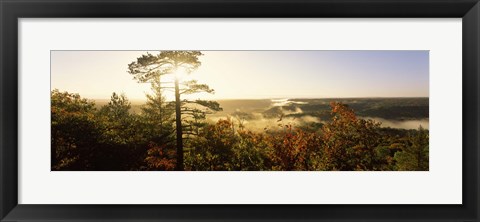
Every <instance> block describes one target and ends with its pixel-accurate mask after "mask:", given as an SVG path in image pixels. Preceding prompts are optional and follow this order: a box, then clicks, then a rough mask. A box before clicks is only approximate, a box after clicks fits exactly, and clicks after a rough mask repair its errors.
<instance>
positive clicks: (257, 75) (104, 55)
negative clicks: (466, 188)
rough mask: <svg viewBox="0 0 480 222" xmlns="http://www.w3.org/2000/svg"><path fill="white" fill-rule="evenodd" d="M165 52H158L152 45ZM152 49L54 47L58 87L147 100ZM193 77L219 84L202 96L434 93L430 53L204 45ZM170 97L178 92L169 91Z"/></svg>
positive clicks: (98, 95) (89, 94)
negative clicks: (138, 73) (144, 76)
mask: <svg viewBox="0 0 480 222" xmlns="http://www.w3.org/2000/svg"><path fill="white" fill-rule="evenodd" d="M149 52H150V53H152V54H154V55H155V54H158V51H149ZM145 53H146V51H52V52H51V75H52V76H51V81H52V89H59V90H60V91H68V92H71V93H79V94H80V95H81V96H82V97H85V98H90V99H109V98H110V95H111V94H112V92H117V93H125V95H126V96H127V97H128V98H129V99H132V100H137V99H141V100H143V99H145V93H150V85H149V84H145V83H138V82H137V81H136V80H134V79H133V76H132V75H130V74H128V73H127V67H128V64H129V63H131V62H133V61H136V58H137V57H139V56H141V55H142V54H145ZM202 53H203V54H204V55H203V56H201V57H200V61H201V62H202V65H201V66H200V68H199V69H198V70H197V71H195V72H193V73H192V74H191V77H190V78H192V79H197V80H198V81H199V82H200V83H205V84H208V85H209V86H210V87H211V88H213V89H215V92H216V93H215V94H214V95H208V94H205V93H203V94H197V95H191V96H190V98H192V99H196V98H201V99H271V98H332V97H334V98H335V97H338V98H340V97H428V95H429V52H428V51H202ZM167 98H170V99H171V98H173V96H172V95H171V93H169V92H167Z"/></svg>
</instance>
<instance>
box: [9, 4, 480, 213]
mask: <svg viewBox="0 0 480 222" xmlns="http://www.w3.org/2000/svg"><path fill="white" fill-rule="evenodd" d="M0 15H1V18H0V19H1V21H0V24H1V25H0V29H1V37H0V45H1V54H0V56H1V57H0V67H1V75H0V84H1V86H0V109H1V110H0V180H1V181H0V195H1V196H0V218H1V221H74V220H75V221H105V220H109V221H119V220H122V221H147V220H148V221H151V220H158V221H264V220H268V221H462V222H463V221H479V215H480V211H479V208H480V206H479V199H480V198H479V197H480V196H479V193H480V192H479V183H478V180H479V162H480V161H479V160H480V156H479V152H478V148H479V140H478V137H479V130H478V129H479V118H478V116H479V113H478V111H479V101H478V99H479V71H480V70H479V68H480V67H479V64H480V61H479V58H480V57H479V53H480V48H479V47H480V44H479V40H480V36H479V34H480V33H479V32H480V26H479V25H480V18H479V16H480V5H479V3H478V0H257V1H254V0H243V1H240V0H221V1H220V0H142V1H135V0H118V1H109V0H100V1H94V0H62V1H59V0H0ZM47 17H48V18H77V17H79V18H80V17H88V18H123V17H127V18H129V17H212V18H226V17H258V18H280V17H286V18H293V17H303V18H313V17H330V18H332V17H348V18H357V17H358V18H365V17H369V18H392V17H393V18H403V17H405V18H426V17H429V18H444V17H456V18H462V35H463V37H462V38H463V39H462V41H463V42H462V44H463V52H462V53H463V54H462V56H463V65H462V68H463V74H462V83H463V89H462V93H463V99H462V100H463V101H462V103H463V118H462V122H463V137H462V139H463V171H462V172H463V175H462V178H463V181H462V183H463V196H462V198H463V204H461V205H24V204H18V197H17V193H18V159H17V158H18V155H17V150H18V141H17V140H18V130H19V128H18V67H17V64H18V22H17V20H18V19H19V18H47ZM438 195H442V194H441V193H439V194H438Z"/></svg>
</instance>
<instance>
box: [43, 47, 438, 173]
mask: <svg viewBox="0 0 480 222" xmlns="http://www.w3.org/2000/svg"><path fill="white" fill-rule="evenodd" d="M50 56H51V92H50V93H51V154H50V156H51V170H52V171H428V170H429V51H425V50H418V51H416V50H378V51H377V50H373V51H372V50H355V51H354V50H352V51H350V50H346V51H324V50H303V51H302V50H300V51H281V50H280V51H235V50H231V51H208V50H205V51H162V50H152V51H55V50H54V51H51V54H50Z"/></svg>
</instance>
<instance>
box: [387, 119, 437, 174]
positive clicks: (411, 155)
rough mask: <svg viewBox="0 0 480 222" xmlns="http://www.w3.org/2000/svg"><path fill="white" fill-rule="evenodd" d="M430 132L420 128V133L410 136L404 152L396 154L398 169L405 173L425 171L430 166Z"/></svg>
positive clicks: (403, 148)
mask: <svg viewBox="0 0 480 222" xmlns="http://www.w3.org/2000/svg"><path fill="white" fill-rule="evenodd" d="M428 140H429V139H428V132H427V131H426V130H425V129H423V128H422V127H420V128H419V129H418V132H415V133H414V134H413V135H409V136H408V140H407V141H406V142H405V145H404V146H403V147H402V151H400V152H397V153H395V157H394V159H395V160H396V161H397V163H396V169H397V170H404V171H415V170H420V171H425V170H428V168H429V167H428V166H429V162H428V161H429V155H428V144H429V143H428Z"/></svg>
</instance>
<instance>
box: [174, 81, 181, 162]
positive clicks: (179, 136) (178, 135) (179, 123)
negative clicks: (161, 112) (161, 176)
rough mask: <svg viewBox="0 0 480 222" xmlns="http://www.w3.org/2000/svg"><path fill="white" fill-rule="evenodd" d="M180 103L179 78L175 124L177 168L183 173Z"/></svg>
mask: <svg viewBox="0 0 480 222" xmlns="http://www.w3.org/2000/svg"><path fill="white" fill-rule="evenodd" d="M180 108H181V102H180V89H179V86H178V78H175V122H176V131H177V166H176V170H178V171H183V139H182V134H183V133H182V114H181V110H180Z"/></svg>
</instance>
